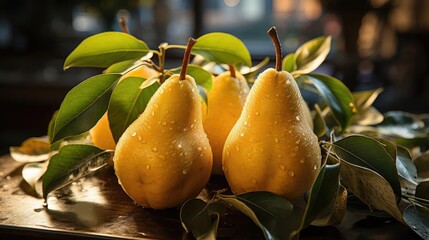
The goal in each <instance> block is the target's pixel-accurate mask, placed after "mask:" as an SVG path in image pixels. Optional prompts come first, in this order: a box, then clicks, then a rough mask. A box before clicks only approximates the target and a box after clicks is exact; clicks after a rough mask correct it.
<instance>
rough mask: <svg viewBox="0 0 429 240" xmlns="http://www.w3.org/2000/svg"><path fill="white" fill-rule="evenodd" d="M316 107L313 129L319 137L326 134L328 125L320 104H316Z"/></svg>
mask: <svg viewBox="0 0 429 240" xmlns="http://www.w3.org/2000/svg"><path fill="white" fill-rule="evenodd" d="M314 109H315V114H314V117H313V131H314V133H315V134H316V135H317V137H319V138H321V137H323V136H325V135H326V132H327V126H326V122H325V118H324V117H323V114H322V110H320V107H319V105H317V104H316V105H314Z"/></svg>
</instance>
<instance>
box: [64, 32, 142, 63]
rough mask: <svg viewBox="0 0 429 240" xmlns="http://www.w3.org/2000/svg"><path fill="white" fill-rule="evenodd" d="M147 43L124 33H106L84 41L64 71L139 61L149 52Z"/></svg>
mask: <svg viewBox="0 0 429 240" xmlns="http://www.w3.org/2000/svg"><path fill="white" fill-rule="evenodd" d="M149 51H150V50H149V48H148V46H147V45H146V43H145V42H143V41H141V40H139V39H137V38H135V37H133V36H132V35H130V34H127V33H122V32H104V33H99V34H96V35H93V36H90V37H88V38H86V39H85V40H83V41H82V42H81V43H80V44H79V45H78V46H77V47H76V48H75V49H74V50H73V51H72V52H71V53H70V55H69V56H68V57H67V58H66V61H65V62H64V69H68V68H71V67H100V68H106V67H109V66H110V65H112V64H114V63H118V62H122V61H125V60H131V59H138V58H141V57H143V56H144V55H146V54H147V53H148V52H149Z"/></svg>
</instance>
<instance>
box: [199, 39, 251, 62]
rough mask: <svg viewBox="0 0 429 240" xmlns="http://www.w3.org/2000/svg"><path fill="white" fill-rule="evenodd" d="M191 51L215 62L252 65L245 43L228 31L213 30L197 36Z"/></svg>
mask: <svg viewBox="0 0 429 240" xmlns="http://www.w3.org/2000/svg"><path fill="white" fill-rule="evenodd" d="M192 52H193V53H196V54H198V55H201V56H202V57H204V58H205V59H206V60H208V61H213V62H216V63H225V64H233V65H239V64H244V65H246V66H248V67H250V66H252V60H251V57H250V53H249V50H248V49H247V47H246V45H244V43H243V42H242V41H241V40H240V39H238V38H237V37H235V36H233V35H231V34H228V33H221V32H214V33H208V34H205V35H203V36H201V37H199V38H198V39H197V43H195V45H194V47H193V48H192Z"/></svg>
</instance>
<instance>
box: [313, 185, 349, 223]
mask: <svg viewBox="0 0 429 240" xmlns="http://www.w3.org/2000/svg"><path fill="white" fill-rule="evenodd" d="M347 196H348V192H347V189H346V188H345V187H343V186H341V185H340V186H339V189H338V192H337V195H336V196H334V198H335V199H334V202H333V204H332V206H331V208H330V213H329V214H328V215H325V216H319V217H318V218H317V219H316V220H314V221H313V222H312V223H311V225H315V226H333V225H340V224H341V222H342V221H343V219H344V216H345V214H346V210H347Z"/></svg>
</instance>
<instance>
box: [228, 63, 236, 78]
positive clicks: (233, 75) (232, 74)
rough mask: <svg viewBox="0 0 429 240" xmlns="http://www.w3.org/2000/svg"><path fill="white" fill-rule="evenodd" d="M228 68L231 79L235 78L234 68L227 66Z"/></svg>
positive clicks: (230, 65)
mask: <svg viewBox="0 0 429 240" xmlns="http://www.w3.org/2000/svg"><path fill="white" fill-rule="evenodd" d="M228 67H229V72H230V74H231V77H233V78H236V77H237V75H236V74H235V67H234V65H232V64H228Z"/></svg>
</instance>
